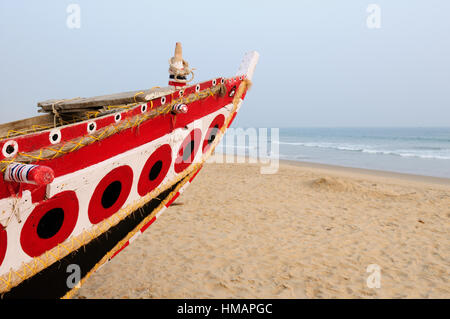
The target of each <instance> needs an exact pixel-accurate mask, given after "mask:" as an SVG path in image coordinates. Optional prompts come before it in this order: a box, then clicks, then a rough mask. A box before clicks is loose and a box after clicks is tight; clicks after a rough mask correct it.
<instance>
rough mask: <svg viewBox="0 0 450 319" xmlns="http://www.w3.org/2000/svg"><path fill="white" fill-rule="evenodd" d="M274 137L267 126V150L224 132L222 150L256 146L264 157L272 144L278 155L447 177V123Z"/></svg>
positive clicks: (286, 131)
mask: <svg viewBox="0 0 450 319" xmlns="http://www.w3.org/2000/svg"><path fill="white" fill-rule="evenodd" d="M256 131H257V132H259V136H258V138H261V131H259V130H258V129H256ZM246 132H247V133H248V132H249V130H248V129H247V131H246ZM227 135H228V133H227ZM274 137H275V138H271V136H270V129H268V141H267V146H265V147H264V148H267V152H266V150H262V146H261V145H263V144H261V143H258V144H255V143H250V142H248V141H249V140H251V139H249V138H247V142H248V143H247V144H246V145H245V146H242V145H236V143H231V142H230V140H231V139H229V138H228V139H227V136H225V139H226V143H225V144H224V152H225V153H231V152H235V154H236V153H237V154H238V155H244V154H245V155H250V156H252V155H254V154H255V151H256V149H257V150H258V151H259V155H260V157H263V156H261V153H266V154H267V153H268V152H269V151H270V149H271V144H273V146H272V147H274V149H276V147H277V146H278V149H279V158H280V159H286V160H294V161H303V162H313V163H323V164H332V165H339V166H346V167H356V168H365V169H374V170H383V171H392V172H399V173H409V174H416V175H426V176H435V177H446V178H450V128H280V129H279V136H278V138H276V136H274ZM251 144H252V145H251ZM276 144H278V145H276ZM252 150H253V151H252Z"/></svg>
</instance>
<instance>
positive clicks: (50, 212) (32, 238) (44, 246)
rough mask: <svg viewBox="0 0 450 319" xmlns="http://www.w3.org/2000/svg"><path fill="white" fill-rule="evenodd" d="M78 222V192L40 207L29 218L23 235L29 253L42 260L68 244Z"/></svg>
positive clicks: (62, 196) (55, 197)
mask: <svg viewBox="0 0 450 319" xmlns="http://www.w3.org/2000/svg"><path fill="white" fill-rule="evenodd" d="M77 220H78V199H77V195H76V193H75V192H74V191H65V192H62V193H59V194H57V195H55V196H53V197H52V198H50V199H49V200H46V201H45V202H43V203H42V204H39V205H38V206H36V207H35V208H34V210H33V211H32V212H31V214H30V216H28V218H27V220H26V221H25V224H24V225H23V228H22V231H21V233H20V244H21V245H22V249H23V251H24V252H25V253H27V254H28V255H29V256H31V257H38V256H40V255H42V254H43V253H44V252H46V251H47V250H50V249H52V248H53V247H56V246H57V245H58V244H60V243H62V242H64V241H65V240H66V239H67V238H68V237H69V236H70V234H71V233H72V231H73V229H74V228H75V225H76V223H77Z"/></svg>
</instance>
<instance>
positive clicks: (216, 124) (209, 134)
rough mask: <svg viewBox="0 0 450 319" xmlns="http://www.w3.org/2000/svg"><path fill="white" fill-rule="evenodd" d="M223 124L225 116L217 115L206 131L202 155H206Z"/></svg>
mask: <svg viewBox="0 0 450 319" xmlns="http://www.w3.org/2000/svg"><path fill="white" fill-rule="evenodd" d="M224 124H225V116H224V115H223V114H219V115H217V116H216V117H215V118H214V120H213V121H212V122H211V124H210V125H209V128H208V131H206V136H205V139H204V140H203V146H202V150H203V153H206V152H207V151H208V150H209V148H210V147H211V144H212V143H213V142H214V140H215V139H216V136H217V134H219V131H220V129H222V127H223V125H224Z"/></svg>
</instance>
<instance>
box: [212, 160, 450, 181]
mask: <svg viewBox="0 0 450 319" xmlns="http://www.w3.org/2000/svg"><path fill="white" fill-rule="evenodd" d="M217 154H218V155H219V156H220V155H223V158H224V159H225V158H226V157H227V154H225V153H217ZM228 156H230V157H232V156H234V158H235V159H234V161H233V162H227V161H226V160H224V162H223V163H215V162H212V163H208V164H250V165H259V166H266V164H261V163H259V160H258V159H257V158H255V157H249V156H242V155H228ZM236 158H239V159H240V160H241V161H243V162H238V161H237V160H236ZM250 159H251V160H252V162H251V163H250V162H249V161H250ZM278 161H279V163H280V164H284V165H289V166H296V167H302V168H310V169H320V170H324V171H327V172H330V173H333V172H341V173H350V174H360V175H364V176H367V177H375V178H377V177H378V178H383V177H386V178H393V179H398V180H400V181H401V180H403V181H410V182H417V183H426V184H432V185H443V186H450V178H447V177H437V176H430V175H420V174H411V173H401V172H395V171H388V170H378V169H369V168H360V167H351V166H341V165H336V164H324V163H316V162H307V161H298V160H288V159H279V160H278ZM275 174H276V173H275Z"/></svg>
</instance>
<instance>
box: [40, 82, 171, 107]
mask: <svg viewBox="0 0 450 319" xmlns="http://www.w3.org/2000/svg"><path fill="white" fill-rule="evenodd" d="M174 91H175V89H173V88H171V87H164V88H153V89H150V90H140V91H131V92H123V93H117V94H110V95H101V96H95V97H90V98H75V99H68V100H56V99H52V100H47V101H42V102H38V104H37V105H38V107H40V108H42V110H43V111H45V112H52V111H53V104H55V107H56V109H57V110H58V112H63V113H64V112H65V111H70V110H71V109H76V110H77V111H78V112H79V111H80V109H99V108H102V107H103V106H107V105H124V104H130V103H135V102H147V101H149V100H151V99H154V98H157V97H160V96H163V95H166V94H170V93H173V92H174ZM141 92H142V93H141Z"/></svg>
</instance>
